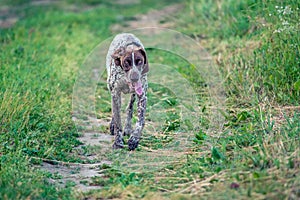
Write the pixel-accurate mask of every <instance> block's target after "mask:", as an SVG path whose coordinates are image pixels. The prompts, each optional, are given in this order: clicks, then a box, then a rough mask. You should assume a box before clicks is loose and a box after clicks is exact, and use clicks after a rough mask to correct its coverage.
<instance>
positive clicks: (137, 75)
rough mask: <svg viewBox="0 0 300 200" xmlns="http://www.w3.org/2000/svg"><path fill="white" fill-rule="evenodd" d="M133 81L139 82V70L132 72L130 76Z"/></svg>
mask: <svg viewBox="0 0 300 200" xmlns="http://www.w3.org/2000/svg"><path fill="white" fill-rule="evenodd" d="M130 80H131V81H132V82H137V81H138V80H139V74H138V73H137V72H132V73H131V76H130Z"/></svg>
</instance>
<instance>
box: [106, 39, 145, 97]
mask: <svg viewBox="0 0 300 200" xmlns="http://www.w3.org/2000/svg"><path fill="white" fill-rule="evenodd" d="M112 58H113V59H114V62H115V65H116V66H120V67H122V69H123V70H124V72H125V74H126V81H127V84H128V86H129V88H131V89H133V90H135V92H136V93H137V94H138V95H141V94H142V93H143V87H142V81H141V77H142V76H143V75H144V74H146V73H147V72H148V71H149V64H148V58H147V54H146V52H145V50H144V49H143V48H142V47H141V46H138V45H136V44H130V45H127V47H126V48H125V47H122V48H120V49H117V50H116V51H115V52H114V54H113V55H112Z"/></svg>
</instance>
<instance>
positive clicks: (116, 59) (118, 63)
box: [111, 48, 125, 66]
mask: <svg viewBox="0 0 300 200" xmlns="http://www.w3.org/2000/svg"><path fill="white" fill-rule="evenodd" d="M124 53H125V49H124V48H119V49H117V50H116V51H115V52H114V53H113V54H112V55H111V57H112V59H113V60H114V62H115V65H116V66H121V57H122V56H123V55H124Z"/></svg>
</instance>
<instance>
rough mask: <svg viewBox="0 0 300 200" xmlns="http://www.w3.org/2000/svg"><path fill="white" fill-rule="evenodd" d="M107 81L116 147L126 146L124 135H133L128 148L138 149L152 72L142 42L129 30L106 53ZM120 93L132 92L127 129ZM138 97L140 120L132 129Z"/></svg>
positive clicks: (117, 38)
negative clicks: (123, 119) (123, 123)
mask: <svg viewBox="0 0 300 200" xmlns="http://www.w3.org/2000/svg"><path fill="white" fill-rule="evenodd" d="M106 68H107V75H108V77H107V84H108V88H109V90H110V92H111V95H112V120H111V123H110V132H111V134H113V135H115V141H114V144H113V148H114V149H118V148H123V147H124V140H123V135H130V138H129V140H128V148H129V150H134V149H135V148H137V146H138V144H139V141H140V138H141V135H142V130H143V128H144V125H145V112H146V104H147V96H146V94H147V88H148V82H147V72H148V71H149V64H148V58H147V55H146V51H145V49H144V46H143V44H142V43H141V41H140V40H139V39H138V38H137V37H136V36H134V35H133V34H129V33H122V34H119V35H117V36H116V37H115V38H114V39H113V41H112V43H111V45H110V47H109V50H108V53H107V56H106ZM121 93H124V94H128V93H130V94H131V97H130V100H129V104H128V107H127V118H126V122H125V128H124V132H123V130H122V124H121V114H120V112H121ZM136 97H137V98H138V103H137V112H138V121H137V123H136V126H135V129H134V130H133V129H132V126H131V119H132V113H133V104H134V101H135V99H136Z"/></svg>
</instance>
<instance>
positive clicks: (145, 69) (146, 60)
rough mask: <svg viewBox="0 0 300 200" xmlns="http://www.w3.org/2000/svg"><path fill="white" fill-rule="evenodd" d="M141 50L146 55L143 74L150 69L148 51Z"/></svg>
mask: <svg viewBox="0 0 300 200" xmlns="http://www.w3.org/2000/svg"><path fill="white" fill-rule="evenodd" d="M139 51H140V52H141V54H142V55H143V56H144V68H143V71H142V74H146V73H147V72H148V71H149V63H148V57H147V54H146V51H145V50H144V49H140V50H139Z"/></svg>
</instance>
